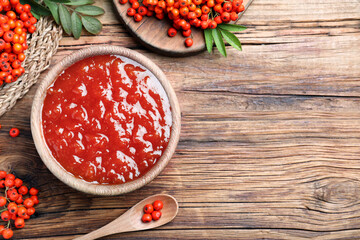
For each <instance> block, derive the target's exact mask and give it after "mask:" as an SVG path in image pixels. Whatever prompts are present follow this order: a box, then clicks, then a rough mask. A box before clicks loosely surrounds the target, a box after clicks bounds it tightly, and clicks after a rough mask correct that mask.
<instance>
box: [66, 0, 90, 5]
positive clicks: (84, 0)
mask: <svg viewBox="0 0 360 240" xmlns="http://www.w3.org/2000/svg"><path fill="white" fill-rule="evenodd" d="M93 3H94V0H70V2H68V3H65V4H66V5H70V6H82V5H89V4H93Z"/></svg>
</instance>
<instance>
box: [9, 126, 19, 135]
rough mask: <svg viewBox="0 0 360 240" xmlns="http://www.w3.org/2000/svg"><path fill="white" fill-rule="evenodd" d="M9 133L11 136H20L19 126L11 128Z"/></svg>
mask: <svg viewBox="0 0 360 240" xmlns="http://www.w3.org/2000/svg"><path fill="white" fill-rule="evenodd" d="M9 134H10V136H11V137H17V136H19V134H20V131H19V129H17V128H12V129H10V132H9Z"/></svg>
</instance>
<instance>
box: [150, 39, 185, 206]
mask: <svg viewBox="0 0 360 240" xmlns="http://www.w3.org/2000/svg"><path fill="white" fill-rule="evenodd" d="M188 39H191V38H188ZM153 207H154V209H155V210H156V211H159V210H161V209H162V208H163V207H164V203H163V202H162V201H161V200H156V201H155V202H154V203H153Z"/></svg>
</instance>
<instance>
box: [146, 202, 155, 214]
mask: <svg viewBox="0 0 360 240" xmlns="http://www.w3.org/2000/svg"><path fill="white" fill-rule="evenodd" d="M153 211H154V207H153V205H152V204H146V205H145V207H144V213H152V212H153Z"/></svg>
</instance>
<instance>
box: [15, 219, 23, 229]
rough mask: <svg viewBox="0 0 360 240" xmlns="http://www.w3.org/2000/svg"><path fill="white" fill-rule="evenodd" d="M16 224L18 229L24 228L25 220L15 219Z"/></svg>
mask: <svg viewBox="0 0 360 240" xmlns="http://www.w3.org/2000/svg"><path fill="white" fill-rule="evenodd" d="M14 224H15V227H16V228H23V227H24V226H25V221H24V219H23V218H21V217H18V218H16V219H15V222H14Z"/></svg>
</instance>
